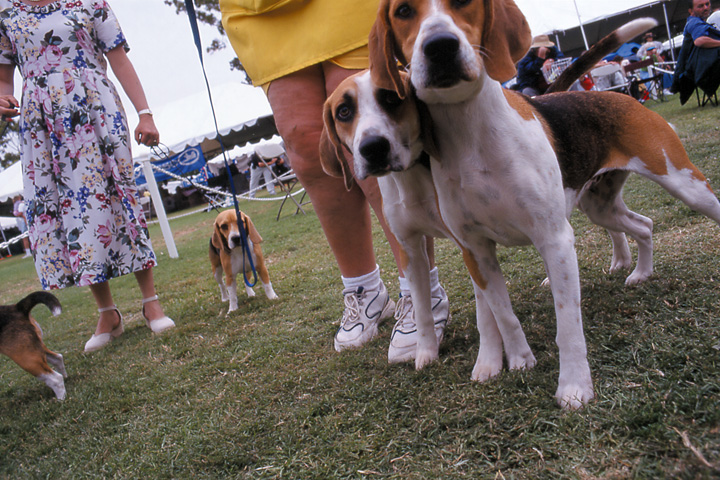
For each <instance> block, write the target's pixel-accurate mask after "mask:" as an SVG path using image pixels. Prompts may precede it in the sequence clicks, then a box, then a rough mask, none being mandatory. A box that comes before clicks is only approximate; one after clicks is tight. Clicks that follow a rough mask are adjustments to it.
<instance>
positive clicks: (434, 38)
mask: <svg viewBox="0 0 720 480" xmlns="http://www.w3.org/2000/svg"><path fill="white" fill-rule="evenodd" d="M459 50H460V40H459V39H458V37H457V36H455V35H454V34H452V33H448V32H441V33H436V34H434V35H431V36H430V37H428V38H427V39H426V40H425V43H423V53H424V54H425V56H426V57H427V59H428V60H430V61H432V62H447V61H449V60H452V59H453V58H455V56H456V55H457V53H458V51H459Z"/></svg>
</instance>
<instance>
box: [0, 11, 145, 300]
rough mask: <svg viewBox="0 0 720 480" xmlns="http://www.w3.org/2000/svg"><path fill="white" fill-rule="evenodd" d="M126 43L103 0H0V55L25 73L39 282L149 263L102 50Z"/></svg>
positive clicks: (25, 141) (66, 281) (28, 190)
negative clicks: (28, 0) (30, 0)
mask: <svg viewBox="0 0 720 480" xmlns="http://www.w3.org/2000/svg"><path fill="white" fill-rule="evenodd" d="M120 46H121V47H122V48H126V49H127V48H128V47H127V45H126V42H125V37H124V36H123V33H122V31H121V29H120V25H119V24H118V22H117V19H116V18H115V16H114V14H113V12H112V10H111V9H110V7H109V6H108V4H107V3H106V2H105V0H57V1H55V2H52V3H50V4H48V5H46V6H34V5H27V4H25V3H22V2H19V1H17V0H0V63H4V64H11V65H15V66H17V67H18V68H19V70H20V73H21V74H22V77H23V79H24V83H23V91H22V100H21V107H20V109H21V116H20V137H21V144H22V150H21V159H22V167H23V190H24V197H25V199H26V202H27V211H26V218H27V222H28V231H29V235H30V243H31V247H32V251H33V255H34V258H35V267H36V269H37V272H38V276H39V277H40V281H41V283H42V287H43V288H44V289H46V290H50V289H57V288H64V287H67V286H70V285H79V286H84V285H91V284H95V283H99V282H104V281H106V280H109V279H110V278H113V277H117V276H120V275H125V274H127V273H131V272H135V271H139V270H142V269H148V268H151V267H153V266H155V264H156V259H155V254H154V252H153V250H152V245H151V243H150V239H149V237H148V234H147V225H146V222H145V217H144V215H143V211H142V208H141V206H140V205H139V203H138V200H137V187H136V185H135V181H134V177H133V161H132V154H131V152H130V140H131V138H132V137H131V135H130V131H129V129H128V123H127V118H126V116H125V112H124V110H123V108H122V104H121V102H120V97H119V96H118V94H117V91H116V89H115V87H114V85H113V84H112V83H111V82H110V80H109V79H108V76H107V62H106V58H105V56H104V53H105V52H107V51H109V50H111V49H113V48H116V47H120Z"/></svg>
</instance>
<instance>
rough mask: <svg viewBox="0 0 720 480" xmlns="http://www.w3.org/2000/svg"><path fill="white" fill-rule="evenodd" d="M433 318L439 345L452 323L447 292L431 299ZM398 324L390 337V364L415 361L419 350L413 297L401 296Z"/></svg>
mask: <svg viewBox="0 0 720 480" xmlns="http://www.w3.org/2000/svg"><path fill="white" fill-rule="evenodd" d="M441 289H442V287H441ZM430 300H431V305H432V316H433V320H434V321H435V335H436V336H437V340H438V345H439V344H440V342H441V341H442V339H443V336H444V334H445V327H446V326H447V324H448V322H449V321H450V301H449V300H448V297H447V294H446V293H445V290H444V289H442V296H440V297H431V298H430ZM395 318H396V319H397V322H396V323H395V326H394V327H393V331H392V335H390V348H388V363H400V362H407V361H410V360H414V359H415V350H416V348H417V325H416V324H415V309H414V307H413V303H412V297H410V296H409V295H408V296H405V297H403V296H401V297H400V300H398V303H397V308H396V309H395Z"/></svg>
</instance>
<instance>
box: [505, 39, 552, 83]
mask: <svg viewBox="0 0 720 480" xmlns="http://www.w3.org/2000/svg"><path fill="white" fill-rule="evenodd" d="M561 56H562V55H561V54H559V52H558V50H557V49H556V48H555V44H554V43H553V42H551V41H550V38H548V36H547V35H538V36H537V37H535V38H533V43H532V45H530V51H529V52H528V53H527V55H525V57H523V58H522V59H521V60H520V61H519V62H518V65H517V84H516V85H515V86H514V87H513V89H514V90H518V91H520V92H522V93H524V94H525V95H528V96H531V97H534V96H535V95H542V94H543V93H545V90H547V89H548V83H547V81H545V76H544V75H543V69H545V70H547V69H549V68H550V66H551V65H552V63H553V62H554V61H555V59H556V58H560V57H561Z"/></svg>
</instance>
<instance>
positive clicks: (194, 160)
mask: <svg viewBox="0 0 720 480" xmlns="http://www.w3.org/2000/svg"><path fill="white" fill-rule="evenodd" d="M150 163H152V164H153V165H156V166H158V167H160V168H162V169H164V170H167V171H169V172H172V173H174V174H175V175H185V174H187V173H190V172H195V171H197V170H200V169H201V168H203V167H204V166H205V155H203V152H202V149H201V148H200V145H196V146H194V147H190V148H187V149H185V150H183V151H182V152H181V153H178V154H177V155H174V156H172V157H170V158H166V159H164V160H156V161H153V162H150ZM153 172H154V173H155V181H156V182H158V183H160V182H163V181H165V180H172V179H173V178H172V177H171V176H169V175H167V174H165V173H162V172H159V171H157V170H153ZM135 183H136V184H137V185H142V184H144V183H147V180H146V179H145V175H144V173H143V169H142V167H137V168H135Z"/></svg>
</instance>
